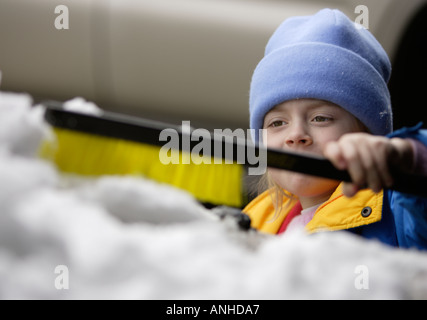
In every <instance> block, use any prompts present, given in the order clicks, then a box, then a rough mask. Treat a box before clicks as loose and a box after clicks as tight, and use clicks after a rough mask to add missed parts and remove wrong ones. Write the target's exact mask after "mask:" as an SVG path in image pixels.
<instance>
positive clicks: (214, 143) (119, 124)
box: [43, 101, 427, 197]
mask: <svg viewBox="0 0 427 320" xmlns="http://www.w3.org/2000/svg"><path fill="white" fill-rule="evenodd" d="M43 105H44V106H46V111H45V119H46V121H47V122H48V123H50V124H51V125H52V126H54V127H59V128H64V129H69V130H74V131H80V132H84V133H89V134H94V135H100V136H105V137H111V138H115V139H124V140H130V141H135V142H140V143H145V144H151V145H156V146H160V147H162V146H164V145H165V142H164V141H159V135H160V132H162V131H163V130H167V129H169V130H173V131H174V132H176V133H178V135H179V138H180V139H187V141H189V143H188V144H187V145H188V147H189V148H190V149H189V150H184V148H183V144H181V143H180V144H179V146H178V148H179V150H180V151H184V152H191V150H192V149H193V148H194V146H196V145H197V144H198V143H199V142H200V141H198V140H195V141H194V140H192V139H191V132H190V131H189V130H182V128H181V127H180V126H174V125H171V124H166V123H162V122H157V121H152V120H146V119H140V118H135V117H130V116H125V115H119V114H116V113H112V112H103V113H102V115H100V116H98V115H90V114H85V113H80V112H74V111H68V110H64V109H63V108H62V103H60V102H56V101H48V102H44V103H43ZM202 139H209V140H206V141H210V145H211V150H212V151H213V154H212V155H213V156H217V157H218V156H219V157H221V158H223V159H226V158H228V159H230V160H233V161H235V162H238V163H240V164H243V165H246V166H248V167H256V166H258V165H259V164H252V163H251V161H249V159H248V158H247V155H248V154H249V153H250V152H252V153H251V154H257V155H260V154H262V155H263V156H266V157H267V163H266V164H267V166H268V167H270V168H276V169H282V170H289V171H293V172H298V173H302V174H308V175H313V176H317V177H323V178H328V179H333V180H337V181H345V182H351V177H350V175H349V174H348V172H347V171H343V170H338V169H337V168H335V167H334V166H333V164H332V163H331V162H330V161H329V160H327V159H326V158H322V157H316V156H312V155H303V154H300V153H292V152H288V151H286V152H285V151H283V150H277V149H266V148H264V147H260V146H255V145H252V144H251V143H247V142H246V141H245V140H243V139H234V138H233V139H232V140H231V141H230V140H227V139H225V138H224V137H217V136H215V135H214V134H211V133H210V134H206V135H204V136H202V137H200V140H202ZM227 148H231V150H233V152H231V158H230V157H229V156H230V153H225V152H220V153H217V152H216V150H226V149H227ZM239 152H240V154H241V153H242V152H244V153H245V157H244V161H243V163H241V162H242V161H241V160H242V159H240V158H238V157H237V154H238V153H239ZM239 161H240V162H239ZM393 178H394V184H393V186H392V187H391V188H390V189H392V190H396V191H399V192H403V193H408V194H413V195H417V196H421V197H427V177H425V176H419V175H413V174H407V173H403V172H401V171H399V170H396V171H395V172H393Z"/></svg>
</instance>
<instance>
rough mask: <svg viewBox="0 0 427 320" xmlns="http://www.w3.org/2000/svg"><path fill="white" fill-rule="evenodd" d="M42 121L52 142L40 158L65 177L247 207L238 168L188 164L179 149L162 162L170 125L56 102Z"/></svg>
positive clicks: (209, 163) (241, 168) (212, 162)
mask: <svg viewBox="0 0 427 320" xmlns="http://www.w3.org/2000/svg"><path fill="white" fill-rule="evenodd" d="M45 118H46V120H47V122H48V123H50V124H51V125H52V126H53V127H54V132H55V141H45V142H44V144H43V145H42V146H41V149H40V155H41V156H42V157H43V158H46V159H49V160H51V161H52V162H54V163H55V164H56V165H57V167H58V168H59V169H60V170H61V171H62V172H64V173H67V174H77V175H83V176H89V177H96V176H101V175H133V176H141V177H144V178H148V179H152V180H155V181H157V182H159V183H167V184H170V185H173V186H175V187H177V188H180V189H183V190H186V191H188V192H189V193H191V194H192V195H193V196H194V197H195V198H197V199H198V200H199V201H200V202H202V203H205V204H207V205H208V206H216V205H227V206H232V207H238V208H241V207H243V206H244V205H245V203H246V201H245V197H244V187H243V177H244V175H245V168H244V166H242V165H239V164H237V163H224V161H215V160H214V159H209V161H202V162H201V163H199V164H195V163H194V162H192V161H188V159H190V155H189V153H188V152H185V151H179V150H170V154H169V155H168V156H169V160H170V161H169V163H168V164H165V162H164V161H161V160H162V159H161V157H160V154H161V148H162V146H163V145H164V144H165V142H164V141H160V140H159V135H160V132H161V131H162V130H164V129H165V128H166V127H169V128H170V125H168V126H166V125H164V124H161V123H159V122H152V121H146V120H143V119H138V118H133V117H128V116H121V115H116V114H113V113H103V114H102V115H90V114H83V113H79V112H71V111H66V110H64V109H62V108H61V105H60V104H57V103H50V104H48V106H47V109H46V113H45ZM173 129H174V130H180V128H178V127H175V128H173ZM184 159H185V160H186V161H184Z"/></svg>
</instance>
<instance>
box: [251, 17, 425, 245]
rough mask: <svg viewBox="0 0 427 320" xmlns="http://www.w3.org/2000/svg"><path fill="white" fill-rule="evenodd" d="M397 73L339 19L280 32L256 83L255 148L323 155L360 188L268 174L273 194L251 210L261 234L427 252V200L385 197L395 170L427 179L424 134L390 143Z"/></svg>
mask: <svg viewBox="0 0 427 320" xmlns="http://www.w3.org/2000/svg"><path fill="white" fill-rule="evenodd" d="M390 72H391V66H390V61H389V59H388V57H387V54H386V53H385V51H384V49H383V48H382V47H381V45H380V44H379V43H378V42H377V41H376V39H375V38H374V37H373V36H372V34H371V33H370V32H369V31H368V30H366V29H363V28H360V27H356V25H355V24H354V23H353V22H352V21H351V20H349V19H348V18H347V17H346V16H345V15H344V14H343V13H341V12H340V11H338V10H330V9H324V10H321V11H319V12H318V13H317V14H315V15H313V16H308V17H295V18H291V19H288V20H286V21H284V22H283V23H282V25H280V26H279V28H278V29H277V30H276V31H275V33H274V34H273V36H272V37H271V38H270V40H269V42H268V44H267V47H266V52H265V56H264V58H263V59H262V60H261V61H260V63H259V64H258V66H257V68H256V69H255V71H254V74H253V78H252V82H251V91H250V124H251V128H252V129H256V130H255V132H258V130H257V129H265V130H264V131H263V132H264V133H263V136H262V137H259V136H257V135H256V136H255V139H256V140H257V141H259V142H260V143H264V144H266V145H267V146H268V147H274V148H283V149H287V150H291V151H297V152H304V153H311V154H317V155H323V156H325V157H326V158H328V159H329V160H330V161H331V162H332V163H333V164H334V165H335V166H336V167H337V168H339V169H346V170H348V172H349V173H350V175H351V177H352V181H353V183H351V184H350V183H340V182H337V181H332V180H328V179H323V178H316V177H311V176H307V175H302V174H297V173H291V172H287V171H283V170H277V169H269V170H268V173H267V175H268V176H267V179H268V181H269V183H270V186H271V188H270V189H269V190H267V191H265V192H264V193H262V194H260V195H259V196H258V197H257V198H255V199H254V200H253V201H252V202H251V203H250V204H249V205H248V206H247V207H246V208H245V209H244V212H245V213H247V214H248V215H249V216H250V218H251V220H252V226H253V227H254V228H256V229H259V230H260V231H264V232H268V233H273V234H277V233H282V232H285V231H288V230H290V229H295V228H305V230H306V231H307V232H309V233H314V232H319V231H324V230H349V231H351V232H354V233H356V234H359V235H362V236H363V237H365V238H375V239H378V240H380V241H382V242H383V243H387V244H390V245H393V246H399V247H405V248H409V247H417V248H420V249H427V199H424V198H420V197H415V196H411V195H406V194H402V193H399V192H394V191H391V190H389V189H387V186H390V185H392V183H393V179H392V176H391V175H390V170H389V169H390V166H391V165H394V166H398V167H399V168H402V169H404V170H407V171H408V172H411V173H417V174H423V175H427V147H426V145H427V132H426V130H421V129H420V125H419V126H417V127H414V128H411V129H406V128H404V129H401V130H399V131H397V132H394V133H392V111H391V104H390V95H389V91H388V88H387V82H388V80H389V77H390ZM386 136H387V137H386ZM365 186H367V187H368V188H367V189H365V188H364V187H365ZM383 188H385V189H383Z"/></svg>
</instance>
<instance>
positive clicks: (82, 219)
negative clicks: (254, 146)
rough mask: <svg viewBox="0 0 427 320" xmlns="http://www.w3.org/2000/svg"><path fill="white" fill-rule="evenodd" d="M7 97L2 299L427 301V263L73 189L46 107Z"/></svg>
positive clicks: (131, 183)
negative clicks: (54, 153)
mask: <svg viewBox="0 0 427 320" xmlns="http://www.w3.org/2000/svg"><path fill="white" fill-rule="evenodd" d="M31 103H32V102H31V98H30V97H28V96H26V95H12V94H5V93H0V299H32V298H37V299H293V298H296V299H298V298H303V299H310V298H316V299H335V298H340V299H347V298H348V299H359V298H360V299H370V298H376V299H401V298H416V299H417V298H418V299H420V298H424V299H426V298H427V254H426V253H423V252H418V251H412V250H399V249H392V248H389V247H385V246H383V245H381V244H379V243H376V242H369V241H366V240H363V239H360V238H356V237H355V236H352V235H349V234H347V233H324V234H318V235H314V236H307V235H304V234H301V233H291V234H288V235H284V236H277V237H273V236H263V235H260V234H257V233H255V232H243V231H241V230H239V229H238V227H237V226H236V223H235V221H234V220H232V219H231V218H229V219H225V220H219V218H218V216H217V215H216V214H214V213H212V211H209V210H206V209H204V208H203V207H201V206H200V205H199V204H198V203H197V202H196V201H195V200H194V199H193V198H192V197H191V196H189V195H188V194H186V193H184V192H182V191H179V190H176V189H174V188H172V187H169V186H165V185H160V184H157V183H155V182H153V181H147V180H144V179H139V178H130V177H114V176H111V177H102V178H99V179H93V180H79V179H78V180H77V181H78V183H76V181H73V182H72V183H70V181H69V180H66V179H65V178H64V177H62V176H61V175H60V174H59V173H58V172H57V171H56V169H55V167H54V166H53V165H52V164H50V163H48V162H45V161H42V160H40V159H38V158H37V157H36V152H37V148H38V145H39V144H40V141H41V139H44V138H49V137H50V130H49V127H48V126H46V125H45V124H44V123H43V120H42V109H41V108H40V107H31Z"/></svg>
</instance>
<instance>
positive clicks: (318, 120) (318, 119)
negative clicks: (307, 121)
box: [313, 116, 332, 122]
mask: <svg viewBox="0 0 427 320" xmlns="http://www.w3.org/2000/svg"><path fill="white" fill-rule="evenodd" d="M313 121H314V122H327V121H332V118H329V117H324V116H316V117H314V118H313Z"/></svg>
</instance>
